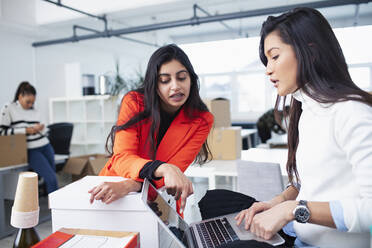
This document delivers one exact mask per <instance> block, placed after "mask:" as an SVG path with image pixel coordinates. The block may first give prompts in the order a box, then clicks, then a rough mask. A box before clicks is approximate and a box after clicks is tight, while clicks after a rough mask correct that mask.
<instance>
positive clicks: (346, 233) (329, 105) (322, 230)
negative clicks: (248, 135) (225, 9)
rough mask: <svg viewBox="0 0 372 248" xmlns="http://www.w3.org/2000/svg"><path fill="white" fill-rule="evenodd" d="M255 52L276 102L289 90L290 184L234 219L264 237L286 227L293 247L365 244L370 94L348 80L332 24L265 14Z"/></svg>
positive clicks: (371, 186)
mask: <svg viewBox="0 0 372 248" xmlns="http://www.w3.org/2000/svg"><path fill="white" fill-rule="evenodd" d="M366 49H368V48H366ZM260 58H261V61H262V63H263V64H264V65H265V66H266V74H267V75H268V76H270V80H271V82H272V83H273V84H274V87H276V88H277V90H278V95H279V96H278V98H277V104H276V108H277V107H278V104H279V100H280V97H281V96H284V97H285V96H287V95H289V94H292V99H291V105H290V110H289V118H290V119H289V130H288V147H289V151H288V152H289V154H288V162H287V171H288V177H289V181H290V183H291V186H289V187H288V188H287V189H286V190H285V191H284V192H283V193H282V194H280V195H278V196H277V197H275V198H273V199H272V200H271V201H269V202H259V203H254V204H253V205H252V206H251V207H250V208H248V209H246V210H243V211H242V212H240V213H239V215H238V216H237V217H236V219H237V222H238V223H240V222H242V221H244V222H245V227H246V228H247V229H249V230H250V231H252V232H253V233H255V234H256V235H258V236H260V237H263V238H265V239H269V238H271V237H272V236H273V234H275V233H276V232H278V231H279V230H280V229H282V228H283V227H285V228H284V231H285V232H286V233H287V234H290V235H294V236H295V237H297V239H296V242H295V245H296V246H299V247H301V246H317V247H338V248H340V247H368V246H369V228H370V226H371V225H372V180H371V178H372V95H370V94H368V93H367V92H365V91H362V90H361V89H360V88H358V87H357V86H356V85H355V84H354V82H353V81H352V79H351V77H350V74H349V71H348V67H347V64H346V61H345V58H344V55H343V53H342V50H341V47H340V45H339V43H338V41H337V39H336V37H335V35H334V33H333V31H332V28H331V26H330V25H329V23H328V22H327V20H326V19H325V18H324V17H323V16H322V15H321V13H320V12H318V11H317V10H314V9H309V8H297V9H294V10H293V11H290V12H287V13H285V14H282V15H280V16H278V17H272V16H270V17H268V18H267V20H266V21H265V22H264V24H263V25H262V30H261V42H260ZM284 102H285V98H284ZM288 223H290V224H289V225H287V226H286V224H288Z"/></svg>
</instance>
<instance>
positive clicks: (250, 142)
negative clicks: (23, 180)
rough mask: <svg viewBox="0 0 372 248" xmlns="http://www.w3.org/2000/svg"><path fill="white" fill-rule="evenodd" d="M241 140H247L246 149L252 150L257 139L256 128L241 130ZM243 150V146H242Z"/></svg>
mask: <svg viewBox="0 0 372 248" xmlns="http://www.w3.org/2000/svg"><path fill="white" fill-rule="evenodd" d="M241 136H242V140H245V139H247V146H248V147H247V148H245V149H249V148H252V147H254V146H255V145H256V139H257V129H256V128H250V129H242V131H241ZM243 148H244V144H243Z"/></svg>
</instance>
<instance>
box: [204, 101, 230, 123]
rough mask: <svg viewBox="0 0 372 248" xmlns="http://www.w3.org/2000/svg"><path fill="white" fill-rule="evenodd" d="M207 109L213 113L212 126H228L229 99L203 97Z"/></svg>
mask: <svg viewBox="0 0 372 248" xmlns="http://www.w3.org/2000/svg"><path fill="white" fill-rule="evenodd" d="M204 103H205V104H206V105H207V107H208V109H209V111H210V112H211V113H212V114H213V115H214V127H230V126H231V114H230V101H229V100H228V99H224V98H216V99H205V100H204Z"/></svg>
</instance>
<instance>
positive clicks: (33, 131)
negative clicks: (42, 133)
mask: <svg viewBox="0 0 372 248" xmlns="http://www.w3.org/2000/svg"><path fill="white" fill-rule="evenodd" d="M35 133H37V131H36V129H35V128H34V127H26V134H35Z"/></svg>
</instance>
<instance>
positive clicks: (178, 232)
mask: <svg viewBox="0 0 372 248" xmlns="http://www.w3.org/2000/svg"><path fill="white" fill-rule="evenodd" d="M141 198H142V201H143V202H144V203H145V205H146V206H147V207H148V209H149V210H150V212H152V213H153V214H154V216H155V217H156V218H157V220H158V222H159V224H160V225H161V226H162V227H163V228H164V229H165V231H166V232H167V233H169V235H170V237H171V238H172V239H173V241H174V242H175V243H176V244H178V246H179V247H187V248H194V247H195V248H214V247H217V246H218V245H220V244H224V243H228V242H232V241H235V240H251V239H254V240H257V241H262V242H267V243H269V244H271V245H274V246H276V245H280V244H283V243H284V239H283V238H282V237H281V236H280V235H279V234H275V235H274V237H273V238H271V239H270V240H264V239H261V238H259V237H257V236H256V235H254V234H252V233H251V232H249V231H247V230H245V229H244V224H241V225H240V226H237V225H236V221H235V219H234V217H235V216H236V215H237V213H233V214H229V215H224V216H220V217H217V218H212V219H208V220H203V221H200V222H196V223H192V224H190V225H189V224H187V223H186V221H184V220H183V219H182V218H181V217H180V216H179V215H178V213H177V212H176V211H175V210H174V209H173V208H172V207H171V206H170V205H169V204H168V202H167V201H166V200H164V198H163V197H162V196H161V193H159V192H158V191H157V190H156V188H155V187H154V186H153V185H152V184H151V183H150V182H149V181H148V180H145V182H144V184H143V188H142V195H141ZM172 247H173V246H172Z"/></svg>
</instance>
